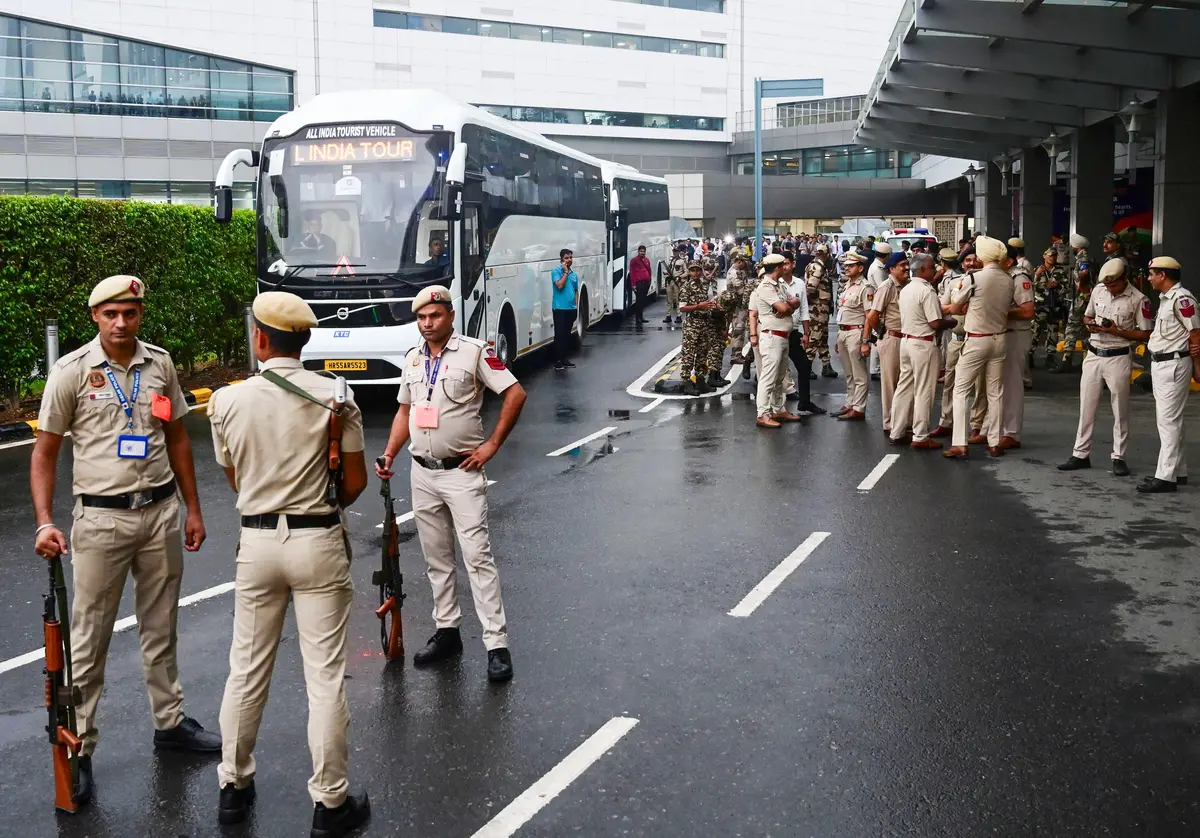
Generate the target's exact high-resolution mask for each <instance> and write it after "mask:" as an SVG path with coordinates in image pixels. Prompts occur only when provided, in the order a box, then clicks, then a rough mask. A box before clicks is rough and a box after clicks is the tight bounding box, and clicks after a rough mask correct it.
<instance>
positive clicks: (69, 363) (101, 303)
mask: <svg viewBox="0 0 1200 838" xmlns="http://www.w3.org/2000/svg"><path fill="white" fill-rule="evenodd" d="M145 293H146V286H145V284H144V283H143V282H142V281H141V280H140V279H138V278H136V277H132V276H110V277H109V278H108V279H105V280H103V281H102V282H100V283H99V284H97V285H96V287H95V288H94V289H93V290H92V293H91V296H90V297H89V298H88V305H89V306H90V307H91V310H92V320H93V322H95V323H96V325H97V327H98V329H99V334H98V335H97V336H96V338H95V339H94V340H92V341H91V342H89V343H88V344H86V345H85V346H82V347H80V348H79V349H77V350H75V351H74V352H71V353H68V354H66V355H64V356H63V357H62V358H60V359H59V360H58V362H57V363H56V364H55V365H54V367H53V368H52V369H51V370H50V375H49V376H48V377H47V380H46V389H45V391H44V392H43V393H42V408H41V412H40V413H39V414H38V437H37V442H36V443H35V444H34V449H33V456H32V459H31V461H30V481H29V482H30V487H31V493H32V495H33V509H34V514H35V516H36V517H37V530H36V532H35V535H34V541H35V543H34V549H35V550H36V551H37V553H38V554H39V555H41V556H44V557H46V558H52V557H54V556H58V555H63V554H66V553H67V552H68V550H67V538H66V536H65V535H64V534H63V532H62V531H61V530H60V529H59V528H58V527H56V526H55V525H54V523H53V518H52V517H51V513H52V511H53V505H54V482H55V481H54V478H55V466H56V464H57V462H58V452H59V448H60V447H61V446H62V441H63V437H64V436H65V435H66V434H67V433H70V434H71V446H72V448H73V450H74V460H75V468H74V484H73V487H72V493H73V494H74V495H75V506H74V510H73V512H72V518H73V520H74V524H73V526H72V527H71V543H72V545H73V546H74V558H73V560H72V563H71V564H72V568H73V571H74V591H75V593H74V602H73V603H72V607H71V620H72V623H73V625H72V632H71V634H72V637H71V639H72V643H73V648H72V661H73V663H74V677H75V685H76V686H78V687H79V689H80V692H81V693H82V694H83V701H82V702H81V703H80V704H79V706H78V709H77V714H78V723H79V734H80V737H81V738H82V739H83V749H82V751H81V752H80V754H81V758H80V760H79V785H78V786H77V788H76V792H75V799H76V801H77V802H79V803H80V804H81V805H82V804H84V803H87V802H88V801H89V800H90V799H91V796H92V753H93V752H94V751H95V750H96V741H97V739H98V737H99V733H98V730H97V727H96V708H97V705H98V704H99V702H100V694H101V693H102V692H103V691H104V667H105V663H106V662H107V658H108V644H109V641H110V640H111V639H112V631H113V623H114V622H115V621H116V618H117V608H118V606H119V605H120V603H121V592H122V590H123V589H124V587H125V577H126V575H127V574H128V573H129V572H131V571H132V573H133V579H134V610H135V612H136V614H137V620H138V635H139V638H140V640H141V645H142V666H143V669H144V672H145V678H146V691H147V692H148V693H149V697H150V709H151V712H152V714H153V716H154V728H155V731H154V746H155V747H156V748H164V749H175V750H180V749H182V750H189V751H199V752H205V753H215V752H216V751H219V750H220V748H221V739H220V737H218V736H217V735H216V734H215V733H209V732H208V731H205V730H204V728H202V727H201V726H200V724H199V723H198V722H197V721H196V720H195V719H191V718H189V717H187V716H185V715H184V714H183V688H182V687H181V686H180V684H179V673H178V669H177V666H176V658H175V654H176V633H175V629H176V617H177V615H178V610H179V584H180V581H181V580H182V578H183V550H182V549H181V547H183V548H186V549H187V550H188V551H189V552H194V551H196V550H199V549H200V545H201V544H203V543H204V537H205V531H204V519H203V516H202V515H201V512H200V499H199V497H198V496H197V494H196V474H195V468H194V465H193V462H192V448H191V443H190V442H189V441H188V435H187V430H186V429H185V428H184V426H183V417H184V416H186V415H187V413H188V406H187V402H185V401H184V397H183V390H181V389H180V387H179V378H178V376H177V375H176V373H175V364H174V362H173V361H172V360H171V356H170V355H169V354H167V352H166V350H164V349H160V348H159V347H157V346H151V345H150V344H148V343H142V342H141V341H140V340H138V339H137V335H138V330H139V328H140V327H141V323H142V315H143V312H144V306H143V298H144V296H145ZM179 495H182V496H183V501H184V504H185V505H186V507H187V515H186V518H185V522H184V527H183V539H182V544H181V539H180V527H179V506H180V504H179Z"/></svg>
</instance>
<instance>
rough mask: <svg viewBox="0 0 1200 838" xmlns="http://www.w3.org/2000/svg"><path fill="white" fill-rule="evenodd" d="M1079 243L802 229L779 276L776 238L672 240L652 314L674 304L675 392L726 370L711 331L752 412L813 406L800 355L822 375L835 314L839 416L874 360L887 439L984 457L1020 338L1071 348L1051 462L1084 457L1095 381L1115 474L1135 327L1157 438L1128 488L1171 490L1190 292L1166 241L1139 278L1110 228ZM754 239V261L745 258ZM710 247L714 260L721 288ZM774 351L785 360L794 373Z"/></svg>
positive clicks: (1062, 354)
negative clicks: (906, 238)
mask: <svg viewBox="0 0 1200 838" xmlns="http://www.w3.org/2000/svg"><path fill="white" fill-rule="evenodd" d="M810 242H811V244H810ZM706 244H708V243H706ZM1089 246H1090V242H1089V241H1088V240H1087V239H1086V238H1085V237H1083V236H1081V235H1078V234H1075V235H1072V236H1070V238H1069V250H1068V245H1067V243H1065V242H1064V241H1063V237H1062V236H1055V237H1054V240H1053V243H1052V245H1051V247H1049V248H1048V249H1047V250H1046V251H1045V252H1044V253H1043V254H1042V258H1041V264H1039V265H1037V266H1035V265H1034V264H1033V263H1032V262H1031V261H1030V260H1029V259H1028V258H1027V257H1026V254H1025V242H1024V241H1023V240H1022V239H1020V238H1010V239H1009V240H1008V241H1007V242H1004V241H1000V240H997V239H993V238H989V237H987V236H982V235H978V234H977V235H976V236H975V237H974V238H972V239H969V240H963V241H961V242H959V247H958V248H957V249H955V248H953V247H948V246H947V247H941V248H939V249H938V251H937V253H936V254H934V253H930V252H926V247H925V246H924V245H923V244H922V243H921V242H919V241H918V242H912V243H909V242H904V243H903V246H902V249H900V250H897V251H896V252H893V248H892V247H891V245H890V244H888V243H887V242H882V241H880V242H876V241H875V239H874V237H867V238H866V239H864V240H860V241H859V242H857V243H856V246H852V245H851V243H850V242H848V241H847V242H844V243H842V244H841V248H840V249H841V253H840V254H839V253H838V252H837V250H838V249H839V248H837V247H834V248H833V252H831V248H830V246H829V244H828V243H826V242H824V241H819V242H818V241H811V240H809V239H808V238H807V237H805V241H804V247H805V250H806V251H808V250H809V249H810V248H811V261H808V263H807V265H806V266H805V267H804V269H803V275H802V276H797V261H798V260H797V256H796V254H795V253H794V252H793V251H792V250H791V249H789V248H788V244H787V243H786V242H781V241H779V240H776V241H775V242H774V243H772V244H770V245H767V244H766V243H764V244H763V245H761V246H759V247H753V246H752V244H746V243H743V242H742V241H739V242H736V243H729V244H727V245H726V246H725V247H723V248H721V247H719V246H713V247H712V248H711V249H710V248H709V247H705V248H703V249H702V250H701V252H700V253H699V254H696V253H695V252H694V250H693V249H691V248H690V247H689V245H687V244H685V243H681V244H679V245H677V246H676V251H675V258H674V260H673V262H672V265H671V278H672V282H671V284H670V285H669V286H668V289H667V292H668V307H669V310H668V316H667V321H666V322H671V317H672V315H673V314H674V313H675V311H676V310H678V311H679V312H682V314H683V315H685V316H686V320H684V322H683V347H682V352H681V369H680V375H681V377H682V379H683V392H684V393H685V394H687V395H704V394H706V393H711V392H713V391H714V390H716V389H719V388H722V387H725V386H727V385H729V384H730V382H729V380H727V379H725V378H723V377H722V375H721V371H722V369H723V358H724V350H725V345H726V339H727V338H728V343H729V344H730V346H731V348H732V362H731V366H732V367H733V369H734V370H736V368H737V367H738V366H739V365H742V366H743V375H744V376H745V377H747V378H749V377H750V369H751V365H752V364H753V367H754V369H755V370H756V372H757V379H758V381H757V393H756V407H757V411H756V413H757V416H756V420H755V421H756V423H757V425H758V426H759V427H761V428H771V429H774V428H779V427H781V425H782V423H786V422H801V421H803V419H804V418H805V417H806V416H811V415H815V414H819V413H824V412H825V411H824V410H823V409H821V408H820V407H818V406H817V405H815V404H813V403H812V401H811V398H810V394H809V385H808V380H809V379H815V378H816V377H817V374H816V373H815V372H814V371H813V369H812V361H813V360H814V358H818V357H819V358H820V359H821V361H822V363H823V368H822V370H823V374H824V375H826V376H830V377H832V376H836V375H837V373H836V372H834V370H833V369H832V367H831V366H830V363H829V354H828V353H829V339H828V329H830V328H831V327H832V326H836V331H837V337H836V340H835V342H834V351H835V352H836V353H837V354H838V355H839V356H840V358H841V361H842V369H843V371H844V373H845V376H846V398H845V403H844V404H843V405H842V406H841V408H840V409H839V410H837V411H835V412H834V414H833V415H834V416H835V417H836V418H837V419H838V420H839V421H844V422H855V421H864V420H865V418H866V413H865V410H866V402H867V392H868V389H869V376H868V371H867V370H868V367H867V362H868V359H869V358H871V359H873V358H878V365H879V373H878V380H879V381H880V390H881V394H880V395H881V403H882V417H881V419H882V423H881V424H882V429H883V432H884V433H885V434H886V435H887V437H888V439H889V441H890V442H891V443H892V444H895V445H909V446H911V447H912V448H916V449H925V450H932V449H941V448H942V447H943V445H942V443H941V442H939V441H938V440H939V439H940V438H945V437H949V438H950V440H951V446H950V448H949V449H947V450H946V451H944V452H943V456H944V457H947V458H963V457H966V456H968V451H969V447H968V446H970V445H986V447H987V452H988V454H989V455H990V456H993V457H999V456H1003V455H1004V453H1005V452H1006V451H1009V450H1013V449H1017V448H1020V447H1021V432H1022V427H1023V424H1024V414H1025V391H1026V389H1028V388H1029V387H1030V386H1031V384H1032V377H1031V373H1030V367H1031V366H1032V364H1033V361H1034V358H1035V357H1036V352H1037V351H1038V350H1042V351H1043V352H1044V353H1045V358H1046V363H1047V367H1048V368H1050V369H1051V370H1053V371H1064V370H1068V369H1070V368H1071V367H1072V365H1073V359H1074V357H1075V354H1076V352H1077V351H1078V350H1082V354H1083V362H1082V370H1081V378H1080V416H1079V427H1078V431H1077V434H1076V439H1075V442H1074V445H1073V447H1072V453H1071V456H1070V457H1069V458H1068V459H1067V460H1066V461H1065V462H1064V463H1062V465H1060V466H1059V469H1060V470H1063V471H1073V470H1077V469H1084V468H1090V467H1091V460H1090V453H1091V446H1092V436H1093V430H1094V426H1095V418H1096V412H1097V409H1098V406H1099V401H1100V396H1101V395H1102V393H1103V390H1104V388H1105V387H1106V386H1107V388H1108V390H1109V394H1110V402H1111V405H1112V412H1113V450H1112V456H1111V460H1112V466H1111V468H1112V472H1113V474H1114V475H1116V476H1121V477H1123V476H1127V475H1128V474H1129V467H1128V465H1127V463H1126V462H1125V454H1126V447H1127V442H1128V436H1129V391H1130V383H1131V380H1132V378H1131V373H1132V367H1133V363H1132V362H1133V354H1134V350H1135V348H1136V347H1137V346H1138V345H1139V344H1142V343H1145V344H1146V350H1145V351H1146V352H1147V354H1148V357H1149V360H1150V365H1151V366H1150V373H1151V380H1152V383H1153V391H1154V397H1155V407H1156V416H1157V424H1158V431H1159V437H1160V454H1159V460H1158V464H1157V468H1156V469H1155V474H1154V475H1153V476H1151V477H1147V478H1146V480H1145V481H1144V482H1143V483H1142V484H1141V485H1139V486H1138V487H1137V490H1138V491H1139V492H1151V493H1157V492H1173V491H1175V489H1176V487H1177V486H1178V485H1179V484H1181V483H1186V482H1187V464H1186V461H1185V458H1184V455H1183V444H1182V440H1183V409H1184V405H1185V404H1186V400H1187V396H1188V393H1189V390H1190V383H1191V382H1192V381H1193V380H1195V381H1200V313H1197V310H1196V307H1197V306H1196V299H1195V296H1194V295H1193V294H1192V293H1191V292H1189V291H1188V290H1187V289H1186V288H1184V287H1183V286H1182V285H1181V279H1182V269H1181V266H1180V264H1179V262H1178V261H1176V260H1175V259H1173V258H1172V257H1169V256H1159V257H1156V258H1154V259H1151V260H1150V261H1149V263H1148V270H1147V272H1146V274H1145V275H1144V276H1141V275H1139V274H1138V273H1137V272H1136V271H1135V269H1134V268H1133V266H1132V265H1131V262H1130V260H1129V259H1128V258H1127V257H1126V255H1125V253H1124V252H1123V251H1124V248H1123V245H1122V242H1121V240H1120V237H1119V236H1118V235H1117V234H1115V233H1109V234H1107V235H1106V236H1105V237H1104V242H1103V245H1102V246H1103V249H1104V259H1103V260H1102V261H1101V262H1100V263H1095V262H1093V261H1092V258H1091V257H1090V255H1089V254H1088V248H1089ZM689 250H691V253H689ZM754 252H757V253H758V254H759V255H760V257H761V258H760V259H759V260H758V261H757V262H754V261H753V260H752V259H751V258H750V254H751V253H754ZM689 255H692V256H697V255H698V256H699V258H691V259H689V258H688V256H689ZM717 256H720V257H721V259H722V261H724V262H726V263H727V264H728V268H727V271H726V276H725V287H724V288H723V289H721V288H720V287H719V283H718V281H717V280H718V274H719V263H718V261H717ZM835 282H836V287H835ZM1144 285H1149V286H1150V287H1152V288H1153V290H1154V292H1156V296H1157V297H1158V301H1159V303H1158V311H1157V314H1156V313H1155V312H1154V305H1153V302H1152V300H1151V299H1150V297H1149V296H1148V295H1147V294H1145V293H1143V291H1142V290H1141V288H1139V286H1144ZM835 293H836V299H837V308H836V319H835V322H834V323H832V324H831V323H830V316H831V314H833V310H832V306H831V303H832V301H833V300H834V296H835ZM676 307H677V309H676ZM675 322H679V318H678V316H676V319H675ZM1060 324H1065V325H1064V326H1063V328H1062V329H1061V330H1060V329H1059V325H1060ZM747 343H748V344H749V346H748V347H746V348H745V349H744V345H745V344H747ZM789 363H790V364H792V365H794V366H795V368H796V372H797V375H796V377H795V380H794V381H789V379H790V378H791V376H790V375H789ZM731 374H732V373H731ZM875 377H876V376H874V375H872V376H870V378H875ZM938 383H941V384H942V385H943V388H942V403H941V407H940V410H939V409H937V408H936V405H935V402H936V398H937V385H938ZM789 399H794V400H795V401H797V402H798V405H797V412H792V411H791V410H788V409H786V407H785V401H787V400H789Z"/></svg>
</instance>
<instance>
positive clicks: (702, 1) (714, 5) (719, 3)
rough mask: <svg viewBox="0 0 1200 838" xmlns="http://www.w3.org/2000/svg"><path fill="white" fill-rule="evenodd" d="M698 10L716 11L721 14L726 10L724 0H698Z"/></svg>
mask: <svg viewBox="0 0 1200 838" xmlns="http://www.w3.org/2000/svg"><path fill="white" fill-rule="evenodd" d="M696 10H697V11H701V12H716V13H717V14H721V13H722V12H724V11H725V1H724V0H696Z"/></svg>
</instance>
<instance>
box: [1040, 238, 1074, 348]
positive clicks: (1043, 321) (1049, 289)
mask: <svg viewBox="0 0 1200 838" xmlns="http://www.w3.org/2000/svg"><path fill="white" fill-rule="evenodd" d="M1070 282H1071V278H1070V275H1069V274H1068V273H1067V267H1066V265H1060V264H1059V263H1058V250H1057V249H1056V248H1054V247H1053V246H1051V247H1050V249H1049V250H1047V251H1046V252H1045V253H1043V254H1042V264H1040V265H1038V267H1037V270H1036V271H1034V274H1033V293H1034V302H1035V304H1036V308H1035V310H1034V318H1033V346H1032V349H1031V351H1032V352H1033V353H1034V354H1036V353H1037V350H1038V349H1039V348H1041V349H1045V350H1046V367H1047V368H1048V369H1053V368H1054V367H1055V366H1056V363H1055V349H1056V347H1057V346H1058V340H1059V336H1058V325H1059V320H1060V317H1061V312H1062V305H1061V304H1060V300H1062V298H1063V295H1064V294H1066V293H1068V287H1069V285H1070Z"/></svg>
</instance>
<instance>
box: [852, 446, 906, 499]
mask: <svg viewBox="0 0 1200 838" xmlns="http://www.w3.org/2000/svg"><path fill="white" fill-rule="evenodd" d="M898 459H900V455H899V454H884V455H883V459H882V460H880V461H879V465H877V466H875V468H873V469H871V473H870V474H868V475H867V476H866V477H865V478H863V482H862V483H859V484H858V491H860V492H869V491H871V490H872V489H874V488H875V484H876V483H878V482H879V478H881V477H883V475H884V474H885V473H886V472H887V470H888V469H889V468H891V467H892V463H894V462H896V460H898Z"/></svg>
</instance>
